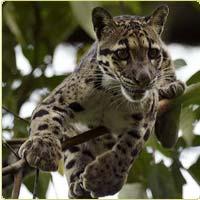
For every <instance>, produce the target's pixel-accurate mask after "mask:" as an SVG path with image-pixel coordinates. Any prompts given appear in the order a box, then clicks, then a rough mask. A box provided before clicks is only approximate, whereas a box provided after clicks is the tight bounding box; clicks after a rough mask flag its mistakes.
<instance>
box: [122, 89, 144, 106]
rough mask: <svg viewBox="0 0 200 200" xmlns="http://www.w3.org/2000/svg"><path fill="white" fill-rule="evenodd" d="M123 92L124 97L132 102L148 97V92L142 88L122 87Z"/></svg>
mask: <svg viewBox="0 0 200 200" xmlns="http://www.w3.org/2000/svg"><path fill="white" fill-rule="evenodd" d="M121 91H122V94H123V95H124V97H125V98H126V99H127V100H128V101H131V102H135V101H139V100H142V99H143V98H145V97H146V94H147V92H148V91H147V90H145V89H141V88H137V89H136V88H132V87H129V86H126V85H121Z"/></svg>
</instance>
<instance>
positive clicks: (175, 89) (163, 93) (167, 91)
mask: <svg viewBox="0 0 200 200" xmlns="http://www.w3.org/2000/svg"><path fill="white" fill-rule="evenodd" d="M185 87H186V86H185V84H184V83H183V82H182V81H180V80H177V81H175V82H172V83H170V84H169V85H168V86H167V87H166V88H165V87H164V88H160V89H159V96H160V99H163V98H169V99H172V98H175V97H178V96H180V95H182V94H183V93H184V91H185Z"/></svg>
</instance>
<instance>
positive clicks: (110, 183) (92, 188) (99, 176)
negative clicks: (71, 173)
mask: <svg viewBox="0 0 200 200" xmlns="http://www.w3.org/2000/svg"><path fill="white" fill-rule="evenodd" d="M119 164H120V165H122V163H119V162H117V159H116V157H115V152H113V151H109V152H107V153H105V154H103V155H101V156H99V157H97V159H96V160H95V161H93V162H91V163H90V164H89V165H88V166H87V167H86V169H85V171H84V173H83V174H82V176H81V178H82V183H83V187H84V189H85V190H87V191H89V192H90V193H91V196H92V197H94V198H96V197H102V196H107V195H113V194H115V193H117V192H118V191H119V190H120V189H121V188H122V186H123V184H124V182H125V181H126V178H127V172H126V170H124V171H123V167H121V166H120V167H119Z"/></svg>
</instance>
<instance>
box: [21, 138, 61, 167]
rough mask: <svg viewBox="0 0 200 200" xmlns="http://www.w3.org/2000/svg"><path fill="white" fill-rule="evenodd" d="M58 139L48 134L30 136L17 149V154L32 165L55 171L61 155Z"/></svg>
mask: <svg viewBox="0 0 200 200" xmlns="http://www.w3.org/2000/svg"><path fill="white" fill-rule="evenodd" d="M61 150H62V149H61V144H60V141H59V140H58V139H57V138H55V137H53V136H49V135H42V136H32V137H30V138H29V139H28V140H27V141H26V142H25V143H24V144H22V146H21V147H20V149H19V152H18V153H19V156H20V157H21V158H25V159H26V161H27V162H28V164H29V165H30V166H32V167H38V168H40V169H41V170H44V171H56V170H57V169H58V163H59V160H60V159H61V157H62V151H61Z"/></svg>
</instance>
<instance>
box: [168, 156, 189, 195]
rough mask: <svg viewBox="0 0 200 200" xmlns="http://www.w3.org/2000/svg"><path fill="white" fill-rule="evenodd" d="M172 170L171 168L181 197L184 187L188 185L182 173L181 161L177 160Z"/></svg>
mask: <svg viewBox="0 0 200 200" xmlns="http://www.w3.org/2000/svg"><path fill="white" fill-rule="evenodd" d="M170 168H171V171H172V176H173V179H174V183H175V187H176V190H177V192H178V194H179V197H181V196H182V190H183V185H184V184H186V180H185V178H184V177H183V175H182V173H181V171H180V168H181V165H180V164H179V161H178V160H177V159H175V160H174V162H173V164H172V166H171V167H170Z"/></svg>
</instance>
